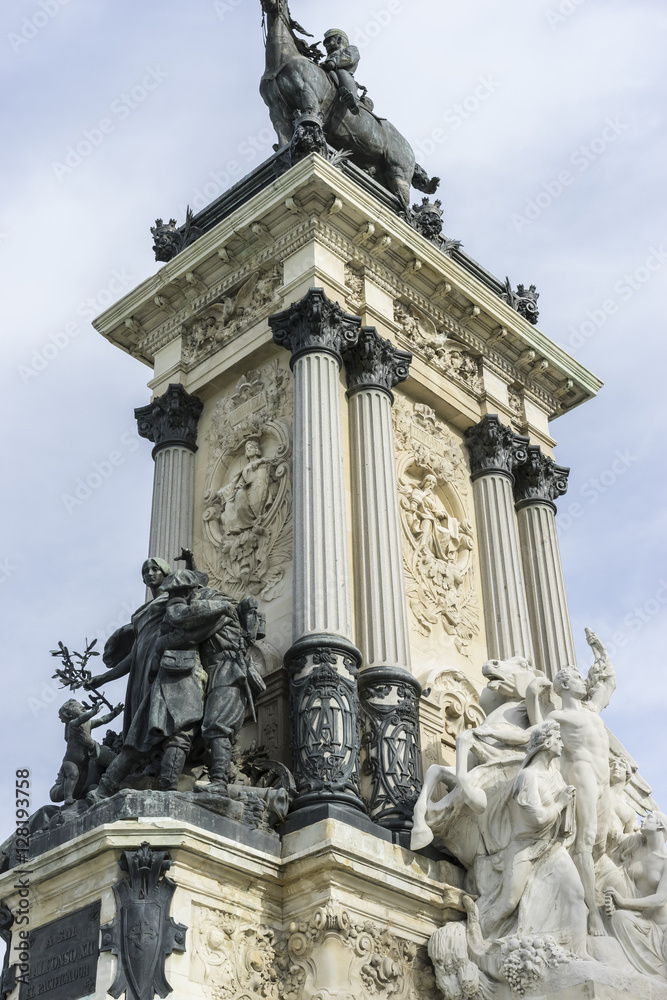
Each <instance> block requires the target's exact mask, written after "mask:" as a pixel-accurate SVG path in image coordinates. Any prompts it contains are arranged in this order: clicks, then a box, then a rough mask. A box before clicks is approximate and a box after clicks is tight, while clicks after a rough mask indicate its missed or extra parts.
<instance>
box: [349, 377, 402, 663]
mask: <svg viewBox="0 0 667 1000" xmlns="http://www.w3.org/2000/svg"><path fill="white" fill-rule="evenodd" d="M350 455H351V464H352V510H353V518H354V520H353V539H354V559H355V596H356V612H357V615H356V620H357V639H358V643H359V648H360V649H361V653H362V656H363V664H364V669H367V668H368V667H402V668H403V669H405V670H409V669H410V644H409V640H408V611H407V603H406V599H405V579H404V573H403V552H402V546H401V534H400V531H401V529H400V523H399V515H398V482H397V476H396V455H395V450H394V430H393V426H392V419H391V399H390V397H389V395H388V393H387V392H385V391H384V390H383V389H381V388H376V387H374V386H369V387H368V388H366V387H363V388H360V389H359V391H357V392H354V393H353V394H352V395H351V397H350Z"/></svg>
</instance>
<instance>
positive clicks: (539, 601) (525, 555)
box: [514, 445, 576, 680]
mask: <svg viewBox="0 0 667 1000" xmlns="http://www.w3.org/2000/svg"><path fill="white" fill-rule="evenodd" d="M569 474H570V470H569V469H564V468H563V467H562V466H560V465H556V464H555V462H554V461H553V459H552V458H547V456H546V455H543V454H542V452H541V450H540V448H538V447H537V446H536V445H531V446H530V447H529V448H528V461H527V462H526V464H525V465H522V466H521V467H520V468H519V469H517V471H516V477H515V478H516V482H515V485H514V498H515V500H516V510H517V520H518V522H519V541H520V543H521V557H522V559H523V570H524V576H525V578H526V588H527V594H528V614H529V616H530V624H531V630H532V635H533V643H534V648H535V656H536V662H537V666H538V667H541V668H542V670H544V672H545V673H546V675H547V677H550V678H551V679H552V680H553V678H554V677H555V676H556V674H557V673H558V671H559V670H560V668H561V667H564V666H567V665H569V664H575V663H576V659H575V652H574V641H573V639H572V626H571V624H570V613H569V611H568V607H567V597H566V595H565V581H564V579H563V567H562V564H561V558H560V546H559V544H558V534H557V532H556V505H555V503H554V501H555V500H557V499H558V497H561V496H564V494H565V493H567V479H568V476H569Z"/></svg>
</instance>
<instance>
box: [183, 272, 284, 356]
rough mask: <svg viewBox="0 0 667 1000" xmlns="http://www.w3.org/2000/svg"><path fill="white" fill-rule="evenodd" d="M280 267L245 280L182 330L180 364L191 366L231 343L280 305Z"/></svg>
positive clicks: (254, 274)
mask: <svg viewBox="0 0 667 1000" xmlns="http://www.w3.org/2000/svg"><path fill="white" fill-rule="evenodd" d="M281 286H282V267H280V266H278V267H276V268H275V269H274V270H273V271H270V272H269V273H268V274H262V273H261V272H260V271H253V273H252V274H251V275H250V276H249V277H246V278H245V279H244V280H243V281H242V282H241V283H240V284H239V285H237V286H236V288H234V289H233V290H231V291H230V292H229V293H228V294H227V295H226V296H225V297H224V298H223V299H222V300H221V301H220V302H216V303H214V304H213V305H211V306H208V307H207V308H206V309H204V311H203V312H201V313H200V314H199V315H198V316H197V317H196V319H194V320H193V321H192V322H191V323H189V324H186V326H185V327H184V340H183V360H184V361H185V362H186V363H187V364H193V363H197V362H199V361H201V360H202V359H203V358H206V357H208V356H209V355H210V354H213V353H214V352H215V351H217V350H219V349H220V348H221V347H224V346H225V344H228V343H230V341H232V340H234V338H235V337H236V336H238V335H239V334H240V333H241V332H242V331H243V330H246V329H248V328H249V327H251V326H253V324H254V323H256V322H257V321H258V320H259V319H261V318H262V317H263V316H268V315H269V314H270V313H271V312H275V310H276V309H278V308H279V307H280V305H281V304H282V297H281V295H280V291H279V290H280V288H281Z"/></svg>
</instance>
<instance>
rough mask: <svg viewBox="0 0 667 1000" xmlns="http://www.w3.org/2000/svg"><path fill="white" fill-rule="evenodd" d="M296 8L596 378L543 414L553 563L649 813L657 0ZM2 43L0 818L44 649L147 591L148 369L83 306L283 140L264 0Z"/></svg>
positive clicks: (652, 765) (28, 751)
mask: <svg viewBox="0 0 667 1000" xmlns="http://www.w3.org/2000/svg"><path fill="white" fill-rule="evenodd" d="M292 14H293V16H294V17H295V18H297V20H298V21H299V22H300V23H301V24H303V25H304V26H305V27H306V28H308V29H309V30H310V31H311V32H312V33H313V34H314V35H316V36H317V37H319V38H321V37H322V35H323V33H324V31H325V30H326V29H327V28H329V27H332V24H331V23H330V19H332V20H333V21H334V25H333V26H335V27H339V28H344V29H345V30H346V31H347V32H348V34H349V35H350V38H351V40H352V41H353V42H355V43H356V44H357V45H358V46H359V48H360V50H361V55H362V61H361V64H360V67H359V70H358V72H357V78H358V79H359V80H360V81H361V82H362V83H364V84H365V85H366V86H367V87H368V88H369V92H370V95H371V96H372V97H373V98H374V100H375V103H376V110H377V111H378V113H380V114H381V115H383V116H386V117H388V118H390V119H391V120H392V121H393V122H394V123H395V124H396V125H397V126H398V127H399V128H400V130H401V131H402V132H403V133H404V134H405V135H406V136H407V137H408V138H409V140H410V141H411V142H412V144H413V146H414V147H415V149H416V151H417V153H418V158H419V160H420V162H421V163H422V165H423V166H424V167H425V168H426V169H427V171H428V172H429V173H430V174H438V175H439V176H440V177H441V178H442V185H441V188H440V197H441V198H442V201H443V208H444V211H445V231H446V233H447V234H448V235H449V236H451V237H456V238H458V239H460V240H462V241H463V244H464V247H465V249H466V251H467V252H468V253H469V254H470V255H471V256H473V257H474V258H476V259H477V260H479V261H480V262H481V263H482V264H483V265H484V266H485V267H487V268H488V269H489V270H490V271H492V272H493V273H494V274H496V275H497V276H498V277H500V278H501V279H504V277H505V275H509V276H510V277H511V278H512V281H513V283H514V284H515V285H516V284H517V283H519V282H521V283H524V284H531V283H535V284H536V285H537V287H538V289H539V291H540V295H541V298H540V308H541V317H540V329H541V330H542V331H543V332H544V333H545V334H547V335H548V336H549V337H551V338H552V339H553V340H554V341H555V342H556V343H558V344H560V345H561V346H562V347H564V348H565V349H567V350H569V352H570V353H571V354H572V355H573V356H574V357H575V358H576V359H577V360H578V361H580V362H581V363H582V364H583V365H585V366H586V367H588V368H589V369H590V370H591V371H593V372H594V373H595V374H596V375H597V376H599V377H600V378H602V379H603V380H604V382H605V387H604V389H603V390H602V392H601V393H600V395H599V397H598V398H597V399H596V400H593V401H591V402H588V403H587V404H585V405H584V406H583V407H580V408H578V409H576V410H574V411H572V412H571V413H569V414H567V415H565V416H563V417H561V418H559V419H558V420H556V421H555V422H554V423H553V425H552V433H553V435H554V437H556V438H557V439H558V441H559V447H558V449H557V459H558V461H559V462H560V464H562V465H568V466H570V467H571V468H572V473H571V478H570V491H569V494H568V496H567V497H565V498H563V499H562V500H561V501H560V513H559V516H558V521H559V526H560V534H561V547H562V555H563V562H564V567H565V575H566V582H567V586H568V595H569V602H570V610H571V616H572V622H573V627H574V631H575V637H576V641H577V647H578V653H579V657H580V666H581V667H582V669H583V668H587V667H588V666H589V665H590V663H591V662H592V659H591V656H590V654H589V651H588V649H587V647H586V644H585V641H584V628H585V627H586V626H590V627H592V628H594V629H595V630H596V631H597V632H598V633H599V634H600V636H601V637H602V639H603V640H604V641H606V642H607V643H608V645H609V649H610V652H611V653H612V656H613V661H614V663H615V666H616V669H617V672H618V678H619V685H618V690H617V692H616V694H615V696H614V698H613V700H612V703H611V705H610V707H609V709H608V710H607V712H606V713H605V719H606V721H607V724H608V725H609V726H610V727H611V728H612V729H613V730H614V731H615V733H616V734H617V736H618V737H619V738H620V739H621V740H622V742H623V743H624V744H625V745H626V747H627V748H628V749H629V751H630V752H631V753H632V754H633V756H634V757H635V759H637V760H638V762H639V763H640V766H641V770H642V773H643V775H644V777H645V778H646V779H647V780H648V781H649V782H650V784H651V785H652V786H653V788H654V789H655V795H656V798H657V800H658V802H662V804H663V808H664V807H665V806H667V776H665V773H664V768H663V747H662V737H661V735H660V734H661V732H662V731H663V726H664V718H665V710H666V709H667V683H666V682H665V663H664V661H665V654H664V650H665V637H666V636H667V562H666V558H665V556H666V554H667V553H666V549H667V543H666V541H665V527H666V526H667V514H666V513H665V506H664V496H665V478H666V477H665V454H666V452H667V440H666V438H665V425H666V422H667V421H666V417H667V414H666V406H665V395H664V388H663V386H664V379H665V370H666V369H667V347H666V346H665V323H664V319H663V316H664V306H663V303H664V300H665V291H666V285H667V227H666V224H665V194H664V179H663V177H664V164H665V162H666V161H667V149H666V145H667V141H666V139H665V128H664V108H665V107H667V100H666V98H667V94H666V93H665V72H664V66H665V56H664V53H665V50H666V43H667V8H665V5H664V0H511V2H510V3H509V4H499V3H497V0H468V2H467V3H465V4H460V3H456V4H455V3H452V2H450V0H438V2H435V0H409V2H408V0H339V2H337V3H335V4H332V3H329V4H326V5H325V4H323V3H322V2H321V0H320V2H318V3H316V2H314V0H292ZM0 51H1V53H2V57H1V58H0V83H1V86H2V92H3V95H4V100H3V102H2V106H1V108H0V115H1V121H0V126H1V129H2V131H1V134H2V137H3V142H2V145H3V150H4V153H3V173H4V176H3V183H2V195H1V196H0V293H1V299H0V301H1V302H2V312H1V322H0V328H1V336H2V356H3V364H2V367H1V372H0V377H1V379H2V386H1V399H2V403H3V406H4V408H5V414H4V418H3V426H4V427H5V433H4V435H3V451H4V461H3V489H2V507H1V516H0V525H1V527H0V598H1V602H2V611H3V614H2V632H3V655H2V657H1V658H0V681H1V682H2V690H3V697H2V698H1V699H0V727H1V728H0V731H1V732H2V734H3V753H2V760H3V766H2V768H1V769H0V823H1V825H2V831H6V833H7V834H8V833H9V832H10V830H11V828H12V825H13V822H14V819H13V808H14V791H13V784H14V774H15V770H16V769H21V768H26V767H27V768H30V769H31V771H32V784H33V788H32V794H33V807H35V808H36V807H38V806H39V805H42V804H43V803H45V802H47V801H48V790H49V788H50V786H51V784H52V782H53V780H54V779H55V776H56V772H57V770H58V767H59V764H60V759H61V756H62V753H63V750H64V742H63V733H62V726H61V724H60V723H59V721H58V718H57V707H58V705H59V704H61V703H62V701H64V700H65V697H66V696H65V695H64V694H63V693H62V692H59V691H58V690H57V685H56V684H55V682H53V681H52V680H51V674H52V673H53V669H54V666H55V665H56V661H55V660H53V659H52V658H51V657H50V656H49V650H51V649H53V648H54V646H55V645H56V644H57V642H58V641H59V640H62V641H63V642H65V643H66V644H67V645H70V646H72V647H73V648H76V649H81V647H82V645H83V643H84V640H85V638H89V639H92V638H93V637H97V638H98V639H99V640H100V644H102V642H103V640H104V639H105V638H106V637H107V636H108V635H109V634H110V633H111V632H112V631H113V630H114V629H115V628H116V627H118V626H119V625H121V624H123V623H124V622H125V621H127V620H128V618H129V615H130V614H131V612H132V611H133V610H134V609H135V608H136V607H137V606H138V605H139V604H141V603H142V600H143V592H144V591H143V586H142V583H141V579H140V566H141V563H142V561H143V559H144V557H145V556H146V554H147V551H146V550H147V544H148V530H149V519H150V502H151V491H152V477H153V463H152V460H151V457H150V445H149V444H148V442H146V441H142V440H140V439H139V438H138V437H137V434H136V424H135V422H134V419H133V411H134V408H135V407H136V406H142V405H144V404H146V403H147V402H148V401H149V398H150V394H149V391H148V389H147V388H146V383H147V381H148V380H149V378H150V371H149V369H148V368H146V367H145V366H144V365H142V364H141V363H139V362H137V361H136V360H134V359H132V358H130V357H129V356H127V355H125V354H123V353H122V352H121V351H119V350H118V349H117V348H114V347H113V346H111V345H110V344H108V343H107V342H106V341H105V340H104V339H103V338H102V337H101V336H100V335H99V334H97V333H96V332H95V330H94V329H93V328H92V326H91V324H90V320H91V319H92V318H93V316H95V315H97V314H99V313H101V312H102V311H104V309H106V308H107V307H108V306H109V305H110V304H111V303H112V302H113V301H116V300H117V299H118V298H120V297H121V296H122V295H124V294H126V293H127V292H128V291H129V290H130V289H131V288H133V287H134V286H135V285H137V284H139V283H140V282H141V281H143V280H144V279H145V278H146V277H148V276H149V275H151V274H154V273H155V271H156V270H157V268H158V266H159V265H157V264H156V263H155V261H154V259H153V254H152V251H151V242H152V241H151V236H150V231H149V230H150V226H151V225H152V224H153V222H154V220H155V218H156V217H158V216H162V217H165V218H169V217H170V216H171V215H175V216H177V218H178V219H179V221H182V220H183V218H184V213H185V206H186V205H187V204H191V205H194V206H195V207H197V208H199V207H201V206H202V205H203V204H205V203H207V202H208V201H210V200H211V199H212V198H214V197H216V196H217V195H219V194H221V193H222V191H223V190H224V189H225V188H226V187H228V186H229V185H231V184H232V183H234V182H235V181H236V180H238V179H239V177H240V176H241V175H242V174H243V173H246V172H248V171H249V170H252V169H253V167H255V166H257V164H258V163H260V162H261V161H262V160H263V159H265V158H266V157H267V156H269V155H270V153H271V146H272V143H273V141H274V137H273V135H272V133H271V128H270V123H269V118H268V112H267V109H266V108H265V106H264V104H263V103H262V100H261V98H260V96H259V93H258V85H259V80H260V77H261V73H262V70H263V46H262V31H261V17H260V4H259V0H215V2H214V0H188V3H178V2H176V0H160V2H159V3H158V2H156V0H141V2H140V3H138V2H137V0H67V2H63V0H3V3H2V5H1V6H0ZM77 147H78V149H79V152H77ZM419 197H421V196H419ZM111 455H114V458H113V459H112V460H110V458H109V456H111ZM89 477H92V479H91V481H92V482H93V483H96V484H97V485H96V486H95V488H93V489H91V488H90V487H86V486H85V481H86V479H88V478H89ZM77 490H78V493H77ZM72 498H73V499H72ZM73 501H76V502H73ZM98 662H99V661H98ZM116 687H117V688H118V690H116V691H114V690H113V688H110V689H109V693H110V694H111V695H112V696H113V697H114V700H121V699H122V694H123V691H122V684H121V685H120V686H118V685H116ZM4 836H5V833H4V832H3V833H0V840H2V839H4Z"/></svg>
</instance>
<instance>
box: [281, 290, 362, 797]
mask: <svg viewBox="0 0 667 1000" xmlns="http://www.w3.org/2000/svg"><path fill="white" fill-rule="evenodd" d="M269 324H270V326H271V329H272V330H273V339H274V341H275V343H276V344H280V345H281V346H282V347H285V348H287V350H288V351H291V354H292V360H291V367H292V370H293V372H294V555H293V564H294V611H293V639H294V643H293V645H292V647H291V649H290V650H289V651H288V653H287V654H286V657H285V663H286V666H287V668H288V672H289V677H290V710H291V724H292V751H293V757H294V772H295V778H296V781H297V788H298V792H299V794H298V797H297V799H296V801H295V803H294V806H293V809H295V810H296V809H305V808H307V807H311V806H317V805H321V804H332V803H338V804H339V805H342V806H345V807H348V808H353V809H361V810H363V803H362V802H361V799H360V797H359V794H360V789H359V750H360V737H359V708H358V696H357V683H356V682H357V675H358V672H359V666H360V663H361V654H360V653H359V650H358V649H357V648H356V646H355V645H354V644H353V642H352V604H351V596H350V593H351V588H350V567H349V557H348V547H347V518H346V514H345V479H344V472H343V439H342V429H341V408H340V368H341V366H342V354H343V351H344V350H345V349H346V348H348V347H351V346H354V344H356V342H357V339H358V337H359V328H360V326H361V319H360V318H359V317H358V316H350V315H348V313H345V312H343V310H342V309H341V308H340V306H339V305H338V304H337V303H333V302H331V301H330V300H329V299H328V298H327V296H326V295H325V294H324V291H323V290H322V289H321V288H311V289H310V291H309V292H308V293H307V295H306V296H305V297H304V298H303V299H302V300H301V301H300V302H297V303H295V304H294V305H292V306H291V307H290V308H289V309H287V310H285V312H282V313H279V314H277V315H274V316H271V317H269Z"/></svg>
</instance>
